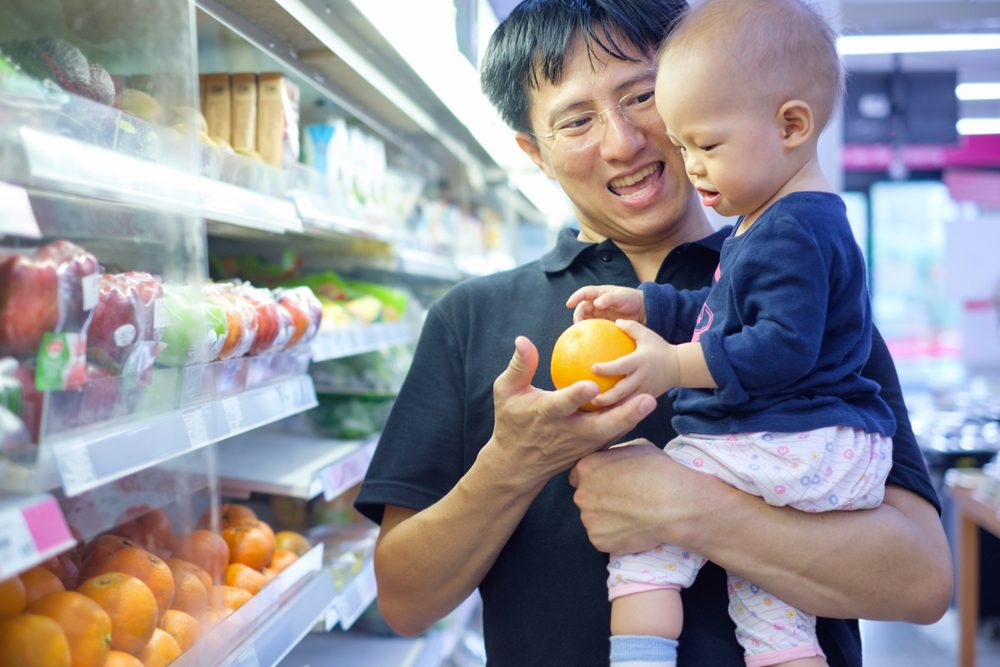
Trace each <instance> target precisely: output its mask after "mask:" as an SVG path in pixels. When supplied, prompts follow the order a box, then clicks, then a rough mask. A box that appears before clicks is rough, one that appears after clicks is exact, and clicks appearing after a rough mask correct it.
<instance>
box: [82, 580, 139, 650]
mask: <svg viewBox="0 0 1000 667" xmlns="http://www.w3.org/2000/svg"><path fill="white" fill-rule="evenodd" d="M77 592H78V593H81V594H83V595H86V596H87V597H89V598H90V599H91V600H93V601H94V602H96V603H97V604H99V605H101V608H103V609H104V611H106V612H107V613H108V616H110V617H111V650H112V651H125V652H126V653H131V654H133V655H135V654H137V653H138V652H139V651H141V650H142V649H143V647H144V646H146V644H148V643H149V640H150V638H151V637H152V636H153V630H154V629H156V623H157V621H158V620H159V616H158V614H157V611H156V598H155V597H153V593H152V591H150V590H149V587H148V586H146V584H144V583H142V582H141V581H139V580H138V579H136V578H135V577H133V576H130V575H127V574H122V573H120V572H110V573H108V574H102V575H100V576H97V577H94V578H92V579H88V580H87V581H85V582H83V583H82V584H80V587H79V588H78V589H77Z"/></svg>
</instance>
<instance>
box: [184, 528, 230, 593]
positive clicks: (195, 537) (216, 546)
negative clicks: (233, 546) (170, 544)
mask: <svg viewBox="0 0 1000 667" xmlns="http://www.w3.org/2000/svg"><path fill="white" fill-rule="evenodd" d="M173 558H180V559H181V560H186V561H188V562H189V563H194V564H195V565H197V566H198V567H200V568H202V569H203V570H205V571H206V572H208V576H210V577H211V578H212V581H213V582H217V581H222V575H223V573H224V572H225V571H226V565H228V564H229V546H228V545H227V544H226V541H225V540H224V539H222V537H221V536H219V535H216V534H215V533H213V532H211V531H209V530H196V531H194V532H192V533H191V534H190V535H188V536H186V537H184V539H182V540H181V543H180V544H178V545H177V548H176V549H174V553H173Z"/></svg>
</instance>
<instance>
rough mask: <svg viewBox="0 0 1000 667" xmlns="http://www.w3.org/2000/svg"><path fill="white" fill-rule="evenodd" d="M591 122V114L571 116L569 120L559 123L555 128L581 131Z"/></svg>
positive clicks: (557, 129) (556, 129)
mask: <svg viewBox="0 0 1000 667" xmlns="http://www.w3.org/2000/svg"><path fill="white" fill-rule="evenodd" d="M589 124H590V117H589V116H582V117H580V118H571V119H569V120H567V121H564V122H562V123H559V125H558V126H557V127H556V128H555V130H554V131H559V130H568V131H570V132H579V131H580V130H584V129H586V128H587V126H588V125H589Z"/></svg>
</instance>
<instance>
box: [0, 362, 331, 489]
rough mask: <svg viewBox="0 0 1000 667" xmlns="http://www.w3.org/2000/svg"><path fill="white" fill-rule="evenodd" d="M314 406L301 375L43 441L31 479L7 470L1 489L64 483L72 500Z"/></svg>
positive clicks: (309, 382)
mask: <svg viewBox="0 0 1000 667" xmlns="http://www.w3.org/2000/svg"><path fill="white" fill-rule="evenodd" d="M251 363H252V360H251ZM170 370H173V369H170ZM202 398H203V399H204V398H205V397H204V395H203V396H202ZM316 405H317V401H316V392H315V389H314V388H313V382H312V378H310V377H309V376H308V375H305V374H300V375H295V376H292V377H287V378H284V379H280V380H274V381H272V382H270V383H267V384H264V385H262V386H257V387H253V388H250V389H246V390H245V391H242V392H240V393H236V394H233V395H228V396H227V395H226V394H224V393H223V394H221V395H218V396H217V397H215V398H214V399H212V400H204V402H202V403H200V404H194V405H191V406H188V407H185V404H184V403H183V402H182V404H181V407H178V408H176V409H172V410H169V411H167V412H164V413H161V414H156V415H154V416H149V417H144V418H140V419H134V420H132V421H125V422H112V423H109V424H108V425H100V424H98V425H95V426H93V427H89V428H88V427H84V428H78V429H69V430H67V431H66V432H65V433H62V434H59V435H56V436H54V437H51V438H47V439H45V440H44V441H43V444H42V445H41V446H40V447H39V451H38V459H37V461H36V463H35V467H34V469H33V470H31V471H30V472H29V473H25V474H23V475H21V476H17V475H16V474H14V472H13V466H11V467H9V469H8V471H7V479H5V480H4V481H3V486H4V487H5V488H8V489H11V490H28V489H31V488H32V487H33V489H32V490H34V489H39V490H49V489H54V488H56V487H58V486H60V485H61V486H62V488H63V491H64V492H65V494H66V495H67V496H69V497H72V496H75V495H78V494H80V493H83V492H84V491H88V490H90V489H94V488H96V487H98V486H101V485H103V484H107V483H108V482H112V481H114V480H117V479H120V478H122V477H125V476H126V475H129V474H132V473H135V472H137V471H140V470H143V469H145V468H149V467H151V466H155V465H157V464H160V463H163V462H165V461H168V460H170V459H172V458H174V457H176V456H180V455H182V454H185V453H187V452H190V451H192V450H195V449H199V448H201V447H204V446H205V445H208V444H211V443H214V442H218V441H220V440H223V439H225V438H228V437H231V436H234V435H238V434H240V433H244V432H246V431H250V430H253V429H255V428H258V427H260V426H264V425H265V424H269V423H271V422H274V421H277V420H279V419H283V418H285V417H288V416H291V415H293V414H296V413H298V412H302V411H303V410H308V409H309V408H312V407H315V406H316ZM19 486H22V487H26V488H18V487H19Z"/></svg>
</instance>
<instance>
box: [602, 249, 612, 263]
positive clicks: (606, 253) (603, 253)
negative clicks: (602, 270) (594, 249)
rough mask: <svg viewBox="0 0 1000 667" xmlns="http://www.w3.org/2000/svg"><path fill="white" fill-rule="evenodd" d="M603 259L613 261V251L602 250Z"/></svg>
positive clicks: (603, 260)
mask: <svg viewBox="0 0 1000 667" xmlns="http://www.w3.org/2000/svg"><path fill="white" fill-rule="evenodd" d="M601 261H602V262H610V261H611V253H610V252H608V251H607V250H604V251H602V252H601Z"/></svg>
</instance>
